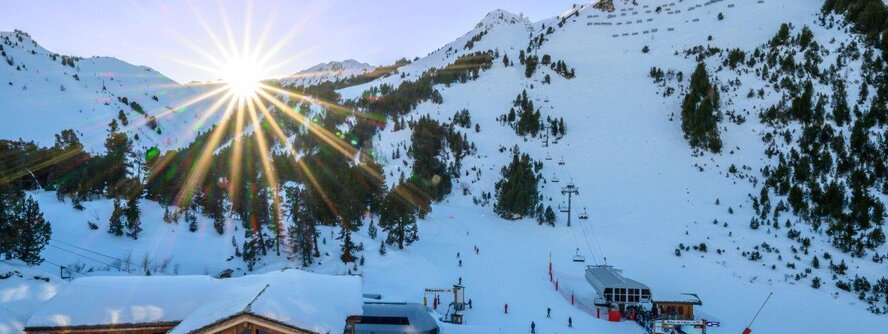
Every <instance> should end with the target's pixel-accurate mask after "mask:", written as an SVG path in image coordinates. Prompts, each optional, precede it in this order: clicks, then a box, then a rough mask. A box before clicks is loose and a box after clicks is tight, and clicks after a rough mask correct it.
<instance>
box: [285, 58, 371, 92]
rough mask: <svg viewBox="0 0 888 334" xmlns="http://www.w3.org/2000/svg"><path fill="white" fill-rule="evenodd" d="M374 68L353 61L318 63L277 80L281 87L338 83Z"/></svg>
mask: <svg viewBox="0 0 888 334" xmlns="http://www.w3.org/2000/svg"><path fill="white" fill-rule="evenodd" d="M375 68H376V67H375V66H373V65H370V64H367V63H362V62H359V61H357V60H354V59H347V60H343V61H331V62H329V63H320V64H317V65H315V66H312V67H309V68H307V69H304V70H302V71H299V72H296V73H294V74H292V75H290V76H288V77H286V78H281V79H279V80H280V82H281V86H283V87H287V86H311V85H316V84H319V83H321V82H325V81H339V80H343V79H348V78H351V77H355V76H359V75H362V74H367V73H370V72H371V71H373V70H374V69H375Z"/></svg>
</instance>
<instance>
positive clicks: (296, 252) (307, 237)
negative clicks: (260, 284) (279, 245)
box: [287, 192, 318, 267]
mask: <svg viewBox="0 0 888 334" xmlns="http://www.w3.org/2000/svg"><path fill="white" fill-rule="evenodd" d="M287 196H288V202H289V203H290V205H291V207H290V219H291V224H290V227H289V228H288V229H287V238H288V241H289V244H290V258H291V260H295V259H298V260H299V261H300V262H301V263H302V266H303V267H306V266H309V265H311V264H312V262H313V260H312V255H313V253H312V252H313V251H314V250H315V249H316V244H317V238H318V231H317V227H316V223H315V220H314V218H313V217H312V216H311V215H310V214H308V212H307V211H306V207H305V202H304V201H303V200H300V199H299V198H300V196H306V194H305V192H293V193H290V192H288V193H287Z"/></svg>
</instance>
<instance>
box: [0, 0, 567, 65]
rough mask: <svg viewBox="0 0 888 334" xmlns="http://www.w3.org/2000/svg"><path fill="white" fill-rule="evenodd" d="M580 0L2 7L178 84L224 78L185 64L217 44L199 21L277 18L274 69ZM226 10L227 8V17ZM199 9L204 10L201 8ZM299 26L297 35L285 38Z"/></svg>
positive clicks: (40, 2)
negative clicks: (498, 12) (492, 15)
mask: <svg viewBox="0 0 888 334" xmlns="http://www.w3.org/2000/svg"><path fill="white" fill-rule="evenodd" d="M576 2H578V1H577V0H508V1H506V0H496V1H495V0H446V1H438V0H418V1H408V0H374V1H364V0H351V1H345V0H340V1H320V0H300V1H283V0H280V1H278V0H274V1H272V0H257V1H254V2H253V3H252V13H253V14H252V15H251V16H250V15H248V14H247V13H248V11H247V8H248V6H247V5H246V2H244V1H233V0H231V1H210V0H192V1H161V0H144V1H136V0H101V1H98V0H84V1H62V0H56V1H50V0H12V1H4V2H3V4H2V5H0V7H2V11H0V31H11V30H12V29H21V30H24V31H27V32H28V33H30V34H31V36H32V37H33V38H34V39H35V40H37V42H38V43H40V44H41V45H42V46H43V47H45V48H47V49H49V50H51V51H54V52H58V53H62V54H71V55H77V56H87V57H88V56H93V55H101V56H112V57H117V58H120V59H122V60H124V61H127V62H130V63H133V64H137V65H147V66H151V67H153V68H154V69H156V70H158V71H160V72H162V73H164V74H166V75H167V76H169V77H171V78H173V79H174V80H177V81H179V82H186V81H191V80H213V79H218V78H216V75H214V74H211V73H208V72H206V71H204V70H201V69H199V68H196V67H193V66H190V65H187V64H183V61H185V62H193V63H203V64H206V61H204V60H203V59H202V58H200V56H199V53H198V52H196V51H194V50H193V49H192V48H189V47H188V43H187V42H185V41H186V40H189V41H191V43H194V45H197V46H198V47H199V48H201V49H204V50H207V51H210V52H212V51H214V50H215V48H214V47H213V45H214V44H213V42H212V39H211V38H210V37H209V34H208V33H207V32H206V30H205V29H204V28H203V26H202V25H201V23H200V21H199V20H198V16H200V17H202V18H203V19H204V20H205V22H207V25H208V26H210V28H211V30H212V31H214V32H215V33H217V34H218V35H219V36H220V37H222V38H224V37H225V29H224V27H225V26H226V24H225V23H224V22H225V17H227V20H228V22H229V24H228V26H230V27H232V30H233V33H234V35H237V36H241V35H242V34H243V32H244V26H245V24H244V23H245V22H246V20H245V18H246V17H252V22H253V24H252V27H253V30H252V31H253V33H252V34H251V35H253V36H257V37H258V35H260V33H261V31H262V30H263V28H264V26H265V25H266V22H273V25H271V29H270V33H269V34H268V42H267V43H266V45H267V46H269V47H270V46H271V44H274V43H275V42H276V41H278V40H286V41H287V43H286V45H285V46H284V47H282V48H281V51H280V52H279V53H278V55H277V57H276V60H277V61H284V60H288V59H292V60H290V61H287V63H286V64H285V65H284V66H282V67H280V68H278V69H277V70H275V71H274V73H273V74H274V75H285V74H289V73H292V72H295V71H297V70H299V69H302V68H305V67H308V66H312V65H314V64H317V63H319V62H326V61H330V60H342V59H348V58H354V59H357V60H359V61H363V62H368V63H371V64H374V65H381V64H388V63H391V62H393V61H394V60H395V59H398V58H400V57H408V58H413V57H415V56H423V55H425V54H427V53H428V52H430V51H432V50H434V49H436V48H438V47H440V46H442V45H444V44H445V43H448V42H450V41H452V40H453V39H455V38H456V37H459V36H460V35H462V34H464V33H465V32H467V31H468V30H469V29H471V28H472V27H473V26H474V24H475V23H477V22H478V21H479V20H480V19H481V18H482V17H483V16H484V14H486V13H487V12H489V11H491V10H494V9H497V8H502V9H505V10H508V11H510V12H513V13H516V14H517V13H523V14H524V15H525V16H528V17H529V18H530V19H531V20H532V21H536V20H540V19H543V18H547V17H551V16H555V15H558V14H559V13H561V12H562V11H564V10H566V9H568V8H570V7H571V5H572V4H573V3H576ZM223 12H224V13H225V14H224V15H223ZM195 13H197V14H195ZM290 32H292V35H291V37H290V38H287V39H285V38H284V37H285V36H286V35H287V34H288V33H290Z"/></svg>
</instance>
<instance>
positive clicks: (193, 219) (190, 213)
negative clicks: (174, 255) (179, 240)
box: [185, 209, 198, 232]
mask: <svg viewBox="0 0 888 334" xmlns="http://www.w3.org/2000/svg"><path fill="white" fill-rule="evenodd" d="M185 222H186V223H188V231H189V232H197V227H198V226H197V214H196V213H194V210H191V209H188V210H185Z"/></svg>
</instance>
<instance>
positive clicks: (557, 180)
mask: <svg viewBox="0 0 888 334" xmlns="http://www.w3.org/2000/svg"><path fill="white" fill-rule="evenodd" d="M560 181H561V180H559V179H558V175H554V174H553V175H552V182H553V183H558V182H560Z"/></svg>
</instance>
